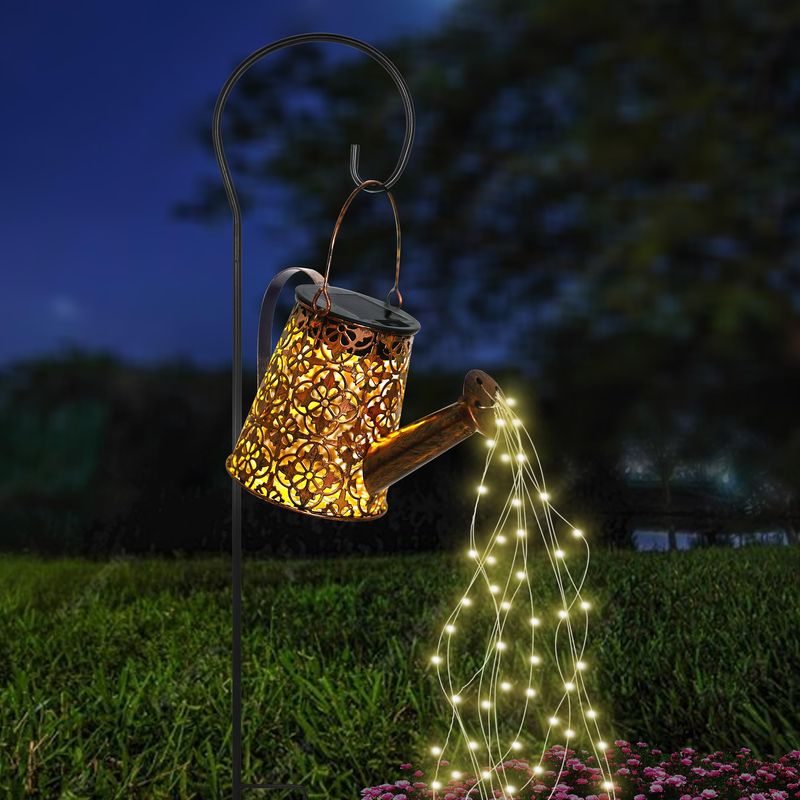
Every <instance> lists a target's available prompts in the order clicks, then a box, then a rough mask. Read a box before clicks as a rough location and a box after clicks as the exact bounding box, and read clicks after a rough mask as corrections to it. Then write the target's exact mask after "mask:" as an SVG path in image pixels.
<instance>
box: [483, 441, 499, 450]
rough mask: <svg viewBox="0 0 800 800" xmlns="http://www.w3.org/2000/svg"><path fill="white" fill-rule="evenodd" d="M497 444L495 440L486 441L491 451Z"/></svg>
mask: <svg viewBox="0 0 800 800" xmlns="http://www.w3.org/2000/svg"><path fill="white" fill-rule="evenodd" d="M496 444H497V442H496V441H495V440H494V439H487V440H486V446H487V447H488V448H490V449H491V448H492V447H494V446H495V445H496Z"/></svg>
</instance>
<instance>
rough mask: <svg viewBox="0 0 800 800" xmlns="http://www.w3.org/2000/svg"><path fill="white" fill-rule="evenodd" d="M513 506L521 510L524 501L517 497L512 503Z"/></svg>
mask: <svg viewBox="0 0 800 800" xmlns="http://www.w3.org/2000/svg"><path fill="white" fill-rule="evenodd" d="M511 505H512V506H514V508H519V507H520V506H521V505H522V500H520V499H519V497H515V498H514V499H513V500H512V501H511Z"/></svg>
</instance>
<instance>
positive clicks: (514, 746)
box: [511, 742, 522, 750]
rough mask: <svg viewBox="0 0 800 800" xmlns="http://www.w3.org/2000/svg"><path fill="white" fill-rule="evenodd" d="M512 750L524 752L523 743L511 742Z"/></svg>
mask: <svg viewBox="0 0 800 800" xmlns="http://www.w3.org/2000/svg"><path fill="white" fill-rule="evenodd" d="M511 749H512V750H522V742H511Z"/></svg>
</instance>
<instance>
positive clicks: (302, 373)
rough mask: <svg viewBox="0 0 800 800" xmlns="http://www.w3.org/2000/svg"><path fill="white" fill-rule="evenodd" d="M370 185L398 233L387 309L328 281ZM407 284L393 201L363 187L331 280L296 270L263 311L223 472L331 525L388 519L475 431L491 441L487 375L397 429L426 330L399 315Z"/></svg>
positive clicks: (282, 279)
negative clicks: (402, 286)
mask: <svg viewBox="0 0 800 800" xmlns="http://www.w3.org/2000/svg"><path fill="white" fill-rule="evenodd" d="M370 186H377V187H378V188H382V189H384V192H383V193H384V194H385V195H386V197H387V198H388V199H389V202H390V204H391V207H392V212H393V214H394V221H395V230H396V235H397V250H396V257H395V281H394V286H393V287H392V289H391V290H390V292H389V294H388V296H387V299H386V301H385V302H384V301H381V300H377V299H375V298H372V297H368V296H367V295H364V294H359V293H358V292H353V291H349V290H347V289H339V288H337V287H335V286H331V285H330V284H329V283H328V276H329V274H330V267H331V260H332V257H333V247H334V244H335V241H336V236H337V234H338V232H339V228H340V227H341V224H342V221H343V219H344V215H345V213H346V212H347V209H348V208H349V207H350V205H351V203H352V202H353V200H354V199H355V197H356V196H357V195H358V193H359V192H360V191H362V190H363V189H365V188H367V187H370ZM297 273H302V274H304V275H305V276H307V277H309V278H311V280H312V281H313V283H311V284H302V285H300V286H298V287H297V289H296V291H295V298H296V303H295V306H294V309H293V310H292V312H291V314H290V316H289V319H288V321H287V323H286V326H285V327H284V329H283V333H282V335H281V337H280V339H279V341H278V344H277V346H276V347H275V350H274V351H273V352H272V354H271V356H270V357H268V360H267V357H266V356H264V351H268V350H269V340H270V337H271V329H272V317H273V314H274V310H275V303H276V300H277V297H278V294H279V293H280V290H281V288H282V287H283V285H284V284H285V283H286V281H287V280H288V279H289V278H290V277H292V276H293V275H295V274H297ZM399 277H400V223H399V218H398V214H397V206H396V204H395V201H394V197H393V196H392V194H391V192H389V191H388V189H386V187H385V186H383V185H382V184H380V183H379V182H378V181H363V182H362V183H360V184H359V185H358V186H357V187H356V188H355V189H354V190H353V192H352V193H351V194H350V196H349V197H348V198H347V200H346V202H345V204H344V206H343V207H342V210H341V212H340V213H339V217H338V219H337V220H336V224H335V226H334V229H333V235H332V236H331V242H330V246H329V248H328V257H327V262H326V267H325V275H324V276H322V275H320V274H319V273H318V272H316V271H314V270H310V269H305V268H301V267H292V268H289V269H285V270H283V271H282V272H279V273H278V274H277V275H276V276H275V278H273V280H272V282H271V283H270V285H269V287H268V288H267V291H266V293H265V295H264V300H263V302H262V306H261V317H260V321H259V355H258V378H259V385H258V389H257V392H256V397H255V400H254V401H253V405H252V407H251V408H250V413H249V414H248V416H247V419H246V420H245V423H244V426H243V428H242V431H241V433H240V434H239V437H238V439H237V441H236V445H235V446H234V449H233V452H232V453H231V455H230V456H229V457H228V460H227V462H226V467H227V469H228V472H229V473H230V475H231V476H232V477H233V478H234V479H235V480H236V481H238V482H239V483H240V484H241V485H242V486H243V487H244V488H245V489H247V490H248V491H249V492H251V493H252V494H254V495H256V496H257V497H259V498H261V499H263V500H267V501H268V502H270V503H274V504H276V505H279V506H282V507H285V508H289V509H292V510H293V511H299V512H302V513H306V514H312V515H314V516H318V517H323V518H326V519H338V520H369V519H375V518H377V517H380V516H382V515H383V514H384V513H386V510H387V503H386V494H387V489H388V487H389V486H391V485H392V484H393V483H396V482H397V481H399V480H400V479H401V478H403V477H405V476H406V475H408V474H409V473H410V472H413V471H414V470H415V469H417V468H418V467H420V466H422V465H423V464H426V463H427V462H428V461H430V460H432V459H433V458H435V457H436V456H438V455H440V454H441V453H443V452H445V451H446V450H449V449H450V448H451V447H453V446H454V445H456V444H458V442H460V441H462V440H463V439H465V438H467V437H468V436H471V435H472V434H473V433H475V432H476V431H480V432H481V433H483V434H486V435H489V434H491V433H492V431H493V429H494V411H493V406H494V398H495V393H496V391H497V384H496V383H495V382H494V380H492V378H490V377H489V376H488V375H487V374H486V373H485V372H481V371H480V370H471V371H470V372H468V373H467V375H466V378H465V380H464V388H463V393H462V395H461V397H460V398H459V399H458V400H457V401H456V402H455V403H453V404H452V405H449V406H447V407H446V408H443V409H441V410H439V411H436V412H434V413H433V414H429V415H428V416H426V417H423V418H422V419H419V420H417V421H416V422H412V423H410V424H408V425H406V426H404V427H402V428H398V426H399V424H400V412H401V409H402V405H403V395H404V392H405V384H406V376H407V374H408V365H409V360H410V356H411V344H412V342H413V340H414V334H416V333H417V331H418V330H419V329H420V324H419V322H417V320H416V319H414V318H413V317H412V316H411V315H410V314H408V313H406V312H405V311H403V310H402V302H403V298H402V296H401V294H400V290H399V287H398V282H399ZM393 297H394V298H395V299H396V305H393V304H391V302H390V301H391V299H392V298H393Z"/></svg>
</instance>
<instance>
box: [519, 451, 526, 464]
mask: <svg viewBox="0 0 800 800" xmlns="http://www.w3.org/2000/svg"><path fill="white" fill-rule="evenodd" d="M524 460H525V453H517V461H519V462H520V463H522V462H523V461H524Z"/></svg>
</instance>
